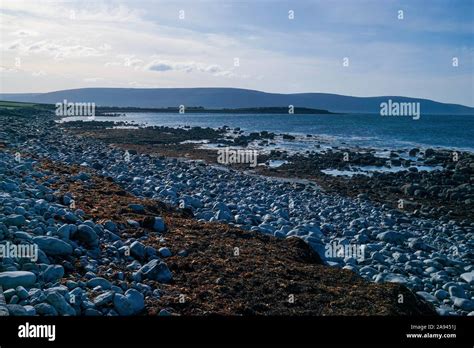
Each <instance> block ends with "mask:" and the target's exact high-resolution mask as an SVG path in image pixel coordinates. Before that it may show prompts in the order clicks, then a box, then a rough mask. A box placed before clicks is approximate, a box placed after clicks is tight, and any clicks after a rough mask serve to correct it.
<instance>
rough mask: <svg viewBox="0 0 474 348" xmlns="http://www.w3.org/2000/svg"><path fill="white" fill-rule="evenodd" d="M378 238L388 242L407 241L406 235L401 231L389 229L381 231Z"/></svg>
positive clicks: (398, 242)
mask: <svg viewBox="0 0 474 348" xmlns="http://www.w3.org/2000/svg"><path fill="white" fill-rule="evenodd" d="M377 239H378V240H381V241H384V242H387V243H394V244H400V243H403V242H404V241H405V239H406V237H405V236H404V235H403V234H402V233H400V232H393V231H387V232H382V233H379V234H378V235H377Z"/></svg>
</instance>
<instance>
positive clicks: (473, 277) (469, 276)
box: [460, 271, 474, 285]
mask: <svg viewBox="0 0 474 348" xmlns="http://www.w3.org/2000/svg"><path fill="white" fill-rule="evenodd" d="M460 278H461V279H462V280H464V281H465V282H466V283H468V284H469V285H474V271H471V272H466V273H463V274H461V276H460Z"/></svg>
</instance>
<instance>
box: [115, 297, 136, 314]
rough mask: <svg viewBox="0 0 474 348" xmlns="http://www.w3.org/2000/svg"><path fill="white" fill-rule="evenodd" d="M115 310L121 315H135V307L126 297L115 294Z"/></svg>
mask: <svg viewBox="0 0 474 348" xmlns="http://www.w3.org/2000/svg"><path fill="white" fill-rule="evenodd" d="M114 309H115V310H116V311H117V313H118V314H119V315H133V307H132V304H131V303H130V301H129V300H128V299H127V297H126V296H125V295H122V294H115V296H114Z"/></svg>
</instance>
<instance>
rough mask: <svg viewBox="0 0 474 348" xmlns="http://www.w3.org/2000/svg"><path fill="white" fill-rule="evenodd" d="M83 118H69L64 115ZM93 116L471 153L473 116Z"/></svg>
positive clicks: (389, 146) (166, 114)
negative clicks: (309, 135) (415, 118)
mask: <svg viewBox="0 0 474 348" xmlns="http://www.w3.org/2000/svg"><path fill="white" fill-rule="evenodd" d="M80 119H83V120H87V119H88V118H87V117H68V118H65V119H63V121H68V120H80ZM95 120H96V121H130V122H134V123H138V124H141V125H149V126H154V125H158V126H170V127H180V126H200V127H211V128H217V127H222V126H224V125H225V126H229V127H231V128H235V127H240V128H241V129H242V130H244V131H246V132H256V131H263V130H266V131H269V132H275V133H289V134H294V135H305V136H306V135H307V134H312V135H315V136H319V137H322V138H325V139H327V140H328V141H331V142H334V143H336V144H340V145H356V146H361V147H373V148H379V149H396V148H407V147H441V148H449V149H457V150H466V151H471V152H474V115H473V116H470V115H467V116H464V115H463V116H460V115H456V116H440V115H421V117H420V119H418V120H414V119H413V118H411V117H407V116H380V115H354V114H352V115H288V114H282V115H276V114H258V115H252V114H191V113H189V114H176V113H128V114H126V115H125V116H119V117H95Z"/></svg>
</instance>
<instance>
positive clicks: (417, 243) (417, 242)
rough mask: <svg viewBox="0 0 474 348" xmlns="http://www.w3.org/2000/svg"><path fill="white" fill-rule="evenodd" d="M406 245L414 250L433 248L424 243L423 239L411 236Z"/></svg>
mask: <svg viewBox="0 0 474 348" xmlns="http://www.w3.org/2000/svg"><path fill="white" fill-rule="evenodd" d="M408 246H409V247H410V248H412V249H415V250H423V251H431V250H433V248H432V247H431V246H429V245H428V244H426V243H425V242H423V240H422V239H421V238H413V239H412V240H410V242H409V243H408Z"/></svg>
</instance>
